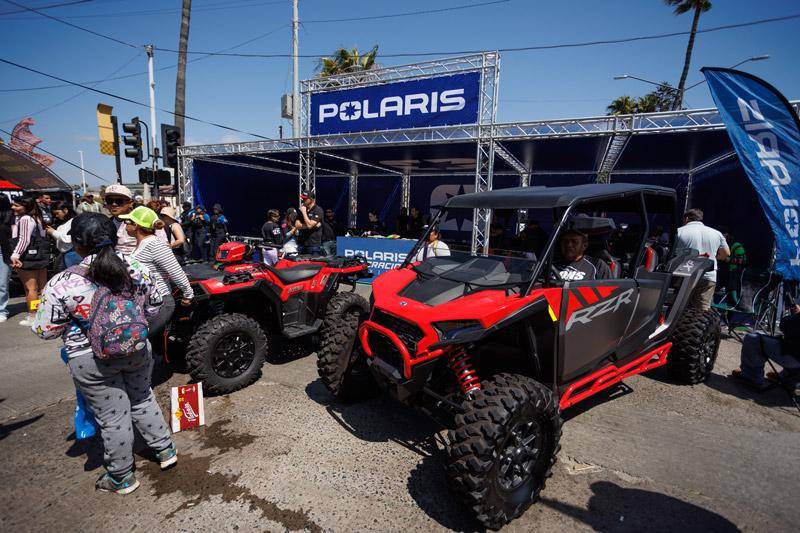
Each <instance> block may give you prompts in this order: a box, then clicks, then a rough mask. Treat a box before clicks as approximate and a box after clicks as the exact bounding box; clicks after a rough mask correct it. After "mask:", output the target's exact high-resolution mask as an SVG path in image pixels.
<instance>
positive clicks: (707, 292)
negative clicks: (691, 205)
mask: <svg viewBox="0 0 800 533" xmlns="http://www.w3.org/2000/svg"><path fill="white" fill-rule="evenodd" d="M683 224H684V225H683V226H681V227H680V228H678V237H677V239H676V240H675V250H676V251H680V250H685V249H694V250H697V251H698V252H699V253H700V255H701V256H703V257H708V258H709V259H711V260H712V261H713V262H714V268H713V269H712V270H710V271H709V272H706V273H705V274H703V278H702V279H701V280H700V281H699V282H698V283H697V287H695V289H694V292H693V293H692V297H691V299H690V300H689V305H690V306H691V307H694V308H696V309H702V310H706V309H710V308H711V302H712V301H713V299H714V288H715V287H716V285H717V261H725V260H726V259H728V257H730V255H731V250H730V248H728V243H727V242H726V241H725V237H724V236H723V235H722V233H720V232H719V231H717V230H715V229H714V228H709V227H708V226H706V225H705V224H703V212H702V211H700V210H699V209H689V210H688V211H687V212H686V213H685V214H684V215H683Z"/></svg>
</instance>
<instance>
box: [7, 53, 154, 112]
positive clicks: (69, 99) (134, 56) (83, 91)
mask: <svg viewBox="0 0 800 533" xmlns="http://www.w3.org/2000/svg"><path fill="white" fill-rule="evenodd" d="M140 55H141V52H138V51H137V52H136V53H135V54H134V55H133V57H131V58H130V59H128V60H127V61H125V63H123V64H122V66H120V67H118V68H116V69H115V70H114V72H112V73H111V74H109V76H114V75H115V74H117V73H119V72H121V71H122V70H124V69H125V68H126V67H127V66H128V65H130V64H131V63H133V61H134V60H135V59H136V58H138V57H139V56H140ZM67 87H71V86H70V85H67ZM86 92H87V91H86V89H83V90H81V91H80V92H78V93H76V94H73V95H72V96H70V97H69V98H67V99H65V100H62V101H60V102H58V103H55V104H53V105H50V106H47V107H45V108H44V109H40V110H38V111H34V112H33V113H26V114H24V115H22V116H20V117H17V118H10V119H8V120H0V124H6V123H8V122H14V121H15V120H21V119H22V118H24V117H32V116H35V115H40V114H42V113H44V112H45V111H50V110H51V109H55V108H57V107H60V106H62V105H64V104H66V103H67V102H71V101H72V100H74V99H76V98H77V97H79V96H81V95H82V94H84V93H86Z"/></svg>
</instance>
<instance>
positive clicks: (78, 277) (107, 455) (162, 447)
mask: <svg viewBox="0 0 800 533" xmlns="http://www.w3.org/2000/svg"><path fill="white" fill-rule="evenodd" d="M70 235H71V237H72V243H73V246H74V249H75V251H76V252H77V253H78V254H79V255H80V256H81V257H83V261H82V262H81V263H80V264H78V265H75V266H72V267H70V268H68V269H67V270H65V271H63V272H61V273H59V274H57V275H56V276H54V277H53V278H52V279H51V280H50V282H49V283H47V285H46V286H45V288H44V291H43V292H42V297H41V302H40V304H39V310H38V313H37V315H36V318H35V320H34V323H33V326H32V329H33V331H34V332H35V333H36V334H37V335H39V336H40V337H42V338H43V339H54V338H56V337H59V336H60V337H62V339H63V340H64V348H65V350H66V352H67V357H68V365H69V370H70V374H72V378H73V380H74V381H75V385H76V386H77V388H78V389H79V390H80V391H81V393H83V395H84V397H85V399H86V401H87V402H88V403H89V406H90V407H91V409H92V411H93V412H94V416H95V419H96V421H97V423H98V425H99V427H100V436H101V437H102V439H103V447H104V450H105V451H104V455H103V458H104V460H105V466H106V473H105V474H104V475H102V476H101V477H100V478H99V479H98V480H97V483H96V484H95V488H97V489H98V490H102V491H107V492H115V493H117V494H128V493H130V492H133V491H134V490H136V489H137V488H138V487H139V482H138V481H137V480H136V476H135V474H134V471H133V468H134V456H133V426H134V425H135V426H136V429H137V430H138V431H139V433H140V434H141V435H142V437H143V438H144V440H145V441H146V442H147V444H148V446H150V448H151V449H152V450H153V451H154V452H155V454H156V459H157V461H158V462H159V463H160V465H161V468H162V469H167V468H169V467H171V466H173V465H174V464H175V463H176V462H177V460H178V457H177V451H176V449H175V444H174V443H173V442H172V437H171V436H170V432H169V426H168V424H167V422H166V420H165V419H164V415H163V414H162V413H161V409H160V407H159V406H158V403H157V402H156V400H155V397H154V395H153V390H152V389H151V388H150V376H151V373H152V369H153V357H152V356H151V353H150V345H149V342H148V339H147V333H148V328H147V317H149V316H153V315H155V314H156V313H157V312H158V308H159V306H160V305H161V297H160V296H159V293H158V290H157V289H156V285H155V283H154V282H153V280H152V279H151V278H150V275H149V273H148V271H147V269H146V268H145V267H143V266H142V265H140V264H139V263H138V262H137V261H136V260H135V259H130V258H129V259H125V258H123V256H122V255H121V254H118V253H117V252H115V251H114V246H115V245H116V241H117V228H116V226H115V225H114V223H113V222H112V221H111V219H109V218H108V217H106V216H105V215H101V214H99V213H83V214H81V215H78V216H77V217H75V218H74V219H73V222H72V229H71V231H70Z"/></svg>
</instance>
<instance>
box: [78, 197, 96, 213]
mask: <svg viewBox="0 0 800 533" xmlns="http://www.w3.org/2000/svg"><path fill="white" fill-rule="evenodd" d="M75 211H77V212H78V214H81V213H99V212H100V204H98V203H97V202H95V201H94V194H92V193H90V192H87V193H86V194H84V195H83V198H81V201H80V203H78V206H77V207H76V208H75Z"/></svg>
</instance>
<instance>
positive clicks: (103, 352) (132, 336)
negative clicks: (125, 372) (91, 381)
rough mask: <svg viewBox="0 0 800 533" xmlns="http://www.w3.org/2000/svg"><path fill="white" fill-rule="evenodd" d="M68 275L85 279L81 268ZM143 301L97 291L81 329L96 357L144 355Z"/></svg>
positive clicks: (101, 289)
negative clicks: (86, 323) (86, 322)
mask: <svg viewBox="0 0 800 533" xmlns="http://www.w3.org/2000/svg"><path fill="white" fill-rule="evenodd" d="M67 271H68V272H73V273H75V274H77V275H79V276H83V277H86V268H85V267H84V266H83V265H75V266H74V267H70V268H68V269H67ZM144 301H145V296H144V295H142V294H137V293H135V292H134V293H133V294H131V293H121V294H114V293H112V292H111V291H110V290H109V289H108V287H103V286H98V287H97V290H96V291H95V293H94V295H93V296H92V303H91V307H90V309H89V318H88V327H84V328H83V330H84V333H85V334H86V337H87V338H88V339H89V344H91V346H92V351H93V352H94V356H95V357H97V358H98V359H119V358H122V357H129V356H132V355H138V354H141V353H142V352H146V351H147V318H146V317H145V314H144Z"/></svg>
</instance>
